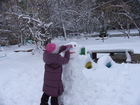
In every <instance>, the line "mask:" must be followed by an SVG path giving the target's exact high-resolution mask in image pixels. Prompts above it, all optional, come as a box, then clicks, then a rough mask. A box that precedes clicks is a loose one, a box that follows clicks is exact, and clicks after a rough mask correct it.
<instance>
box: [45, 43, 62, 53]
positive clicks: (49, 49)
mask: <svg viewBox="0 0 140 105" xmlns="http://www.w3.org/2000/svg"><path fill="white" fill-rule="evenodd" d="M58 50H59V46H58V45H57V44H55V43H48V44H47V46H46V51H47V52H48V53H54V54H56V53H58Z"/></svg>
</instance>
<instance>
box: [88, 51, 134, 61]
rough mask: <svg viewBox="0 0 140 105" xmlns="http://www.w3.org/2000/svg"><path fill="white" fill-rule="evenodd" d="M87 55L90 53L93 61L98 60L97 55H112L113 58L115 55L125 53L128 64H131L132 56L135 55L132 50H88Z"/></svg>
mask: <svg viewBox="0 0 140 105" xmlns="http://www.w3.org/2000/svg"><path fill="white" fill-rule="evenodd" d="M87 53H89V54H90V55H91V57H92V59H94V60H96V59H97V53H110V55H111V56H113V55H114V54H115V53H124V54H125V55H126V62H131V60H132V59H131V54H133V53H134V51H133V50H131V49H110V50H88V51H87Z"/></svg>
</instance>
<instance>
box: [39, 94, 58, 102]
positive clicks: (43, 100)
mask: <svg viewBox="0 0 140 105" xmlns="http://www.w3.org/2000/svg"><path fill="white" fill-rule="evenodd" d="M49 97H51V96H49V95H47V94H45V93H43V95H42V97H41V103H40V105H49V104H48V101H49ZM51 105H59V104H58V97H51Z"/></svg>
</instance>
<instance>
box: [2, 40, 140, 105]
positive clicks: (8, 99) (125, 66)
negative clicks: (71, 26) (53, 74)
mask: <svg viewBox="0 0 140 105" xmlns="http://www.w3.org/2000/svg"><path fill="white" fill-rule="evenodd" d="M99 39H100V38H91V39H88V40H86V39H70V40H67V41H64V40H63V39H54V40H53V42H56V43H59V44H67V43H69V42H73V41H74V42H76V43H78V44H79V45H80V46H85V48H86V50H88V49H95V50H99V49H117V48H119V49H121V48H125V49H133V50H134V52H135V53H140V47H139V44H140V41H139V40H140V38H139V37H131V38H130V39H127V38H123V37H117V38H106V39H105V42H102V41H101V40H99ZM30 47H33V46H31V45H27V46H22V47H21V48H18V46H11V47H4V50H5V53H6V55H7V56H6V57H3V58H0V105H39V103H40V98H41V95H42V85H43V75H44V74H43V73H44V63H43V61H42V53H43V52H41V51H36V53H35V54H34V55H32V53H31V52H18V53H16V52H14V50H17V49H27V48H30ZM87 56H88V55H86V56H78V58H77V59H75V60H74V59H71V60H70V62H69V64H67V65H65V67H64V68H68V69H66V70H65V71H64V72H63V73H64V76H63V79H64V80H63V82H64V88H65V91H64V94H63V95H62V97H61V98H62V100H63V101H64V103H65V105H140V90H139V89H140V82H139V81H140V69H139V68H140V64H129V63H122V64H117V63H115V62H113V61H112V59H110V58H109V56H107V55H106V56H103V54H99V55H98V57H99V58H100V59H99V62H98V63H97V64H96V63H95V64H94V62H93V68H92V69H86V68H84V67H85V62H84V61H86V60H83V59H90V58H89V56H88V57H87ZM82 60H83V62H81V61H82ZM108 60H109V61H111V62H112V64H113V65H112V67H111V68H107V67H106V66H105V63H106V62H108ZM75 67H76V68H75ZM66 78H67V79H66Z"/></svg>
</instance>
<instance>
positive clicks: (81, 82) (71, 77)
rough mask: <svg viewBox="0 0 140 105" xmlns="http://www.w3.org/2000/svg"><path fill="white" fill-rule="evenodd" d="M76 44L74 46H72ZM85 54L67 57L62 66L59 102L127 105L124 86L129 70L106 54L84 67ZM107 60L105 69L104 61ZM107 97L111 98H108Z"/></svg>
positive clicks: (126, 92)
mask: <svg viewBox="0 0 140 105" xmlns="http://www.w3.org/2000/svg"><path fill="white" fill-rule="evenodd" d="M76 46H77V45H76ZM88 59H89V61H90V57H89V55H85V56H84V55H82V56H81V55H79V56H75V57H73V58H71V59H70V61H69V63H68V64H67V65H65V66H64V72H63V84H64V90H65V91H64V93H63V95H62V96H61V101H62V103H63V104H64V105H77V103H78V104H79V105H131V104H129V103H130V102H128V101H127V99H125V97H126V96H127V95H129V94H128V93H129V88H127V85H128V82H127V81H129V79H130V78H129V71H124V70H123V69H122V68H123V67H122V68H121V66H120V67H119V66H116V65H117V64H115V62H114V61H113V60H112V59H111V57H109V56H103V57H101V58H100V59H99V61H98V63H97V66H96V65H95V63H94V62H92V64H94V65H93V67H92V68H91V69H87V68H85V65H86V64H85V62H87V60H88ZM108 63H110V64H111V66H110V67H109V68H108V67H107V66H106V64H108ZM110 97H113V99H111V100H110Z"/></svg>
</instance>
